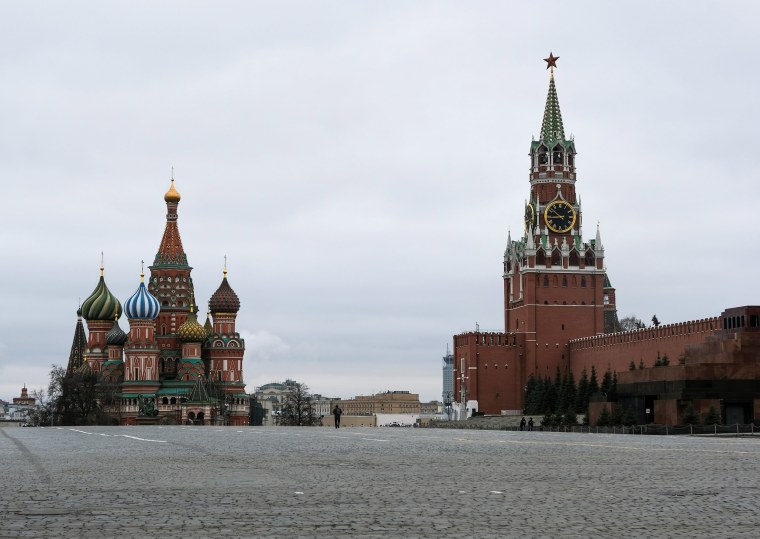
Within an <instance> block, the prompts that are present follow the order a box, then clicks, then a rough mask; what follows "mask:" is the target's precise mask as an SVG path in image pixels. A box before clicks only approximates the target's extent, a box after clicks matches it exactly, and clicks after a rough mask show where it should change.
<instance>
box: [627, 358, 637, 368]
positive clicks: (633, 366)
mask: <svg viewBox="0 0 760 539" xmlns="http://www.w3.org/2000/svg"><path fill="white" fill-rule="evenodd" d="M628 370H629V371H635V370H636V364H635V363H634V362H633V360H631V362H630V363H629V364H628Z"/></svg>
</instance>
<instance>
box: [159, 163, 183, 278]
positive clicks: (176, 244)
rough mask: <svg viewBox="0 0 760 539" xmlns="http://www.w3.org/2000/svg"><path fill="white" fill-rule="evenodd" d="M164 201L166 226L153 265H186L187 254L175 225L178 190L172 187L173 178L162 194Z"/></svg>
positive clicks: (178, 197) (178, 199) (178, 198)
mask: <svg viewBox="0 0 760 539" xmlns="http://www.w3.org/2000/svg"><path fill="white" fill-rule="evenodd" d="M164 200H165V201H166V228H165V229H164V235H163V237H162V238H161V245H160V246H159V247H158V252H157V253H156V258H155V260H154V261H153V267H157V266H172V267H177V266H181V267H186V266H187V255H186V254H185V249H184V248H183V247H182V238H181V237H180V235H179V227H178V226H177V206H178V205H179V201H180V196H179V192H178V191H177V190H176V189H175V188H174V178H172V182H171V186H170V187H169V190H168V191H167V192H166V194H165V195H164Z"/></svg>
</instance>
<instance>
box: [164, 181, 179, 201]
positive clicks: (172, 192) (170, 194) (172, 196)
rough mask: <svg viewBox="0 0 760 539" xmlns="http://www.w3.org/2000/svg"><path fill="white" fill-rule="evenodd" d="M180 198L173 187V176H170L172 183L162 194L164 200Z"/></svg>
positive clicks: (177, 199)
mask: <svg viewBox="0 0 760 539" xmlns="http://www.w3.org/2000/svg"><path fill="white" fill-rule="evenodd" d="M180 198H181V197H180V196H179V191H177V190H176V189H175V188H174V178H172V185H171V187H169V190H168V191H167V192H166V194H165V195H164V200H165V201H166V202H179V199H180Z"/></svg>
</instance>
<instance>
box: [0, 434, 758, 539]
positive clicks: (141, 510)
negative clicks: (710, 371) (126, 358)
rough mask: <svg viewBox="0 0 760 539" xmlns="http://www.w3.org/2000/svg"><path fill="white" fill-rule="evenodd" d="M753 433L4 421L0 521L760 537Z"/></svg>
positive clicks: (247, 530) (25, 527)
mask: <svg viewBox="0 0 760 539" xmlns="http://www.w3.org/2000/svg"><path fill="white" fill-rule="evenodd" d="M759 500H760V440H756V439H747V438H697V437H685V436H683V437H672V436H671V437H662V436H659V437H656V436H632V435H627V436H626V435H597V434H567V433H543V432H499V431H452V430H443V429H410V428H408V429H393V428H376V429H345V428H344V429H340V430H335V429H329V428H260V427H259V428H256V427H243V428H235V427H225V428H216V427H198V428H194V427H82V428H45V429H39V428H38V429H34V428H26V429H22V428H5V429H0V537H3V538H5V537H84V538H90V537H97V538H99V539H102V538H107V537H117V536H119V537H128V538H131V537H278V538H280V537H288V538H290V537H325V538H327V537H341V538H342V537H346V538H348V537H378V538H379V537H382V538H389V537H405V538H406V537H420V538H427V537H431V538H432V537H436V538H439V537H563V538H564V537H615V538H618V537H710V538H719V537H726V538H739V537H753V538H754V537H760V508H759V507H758V501H759Z"/></svg>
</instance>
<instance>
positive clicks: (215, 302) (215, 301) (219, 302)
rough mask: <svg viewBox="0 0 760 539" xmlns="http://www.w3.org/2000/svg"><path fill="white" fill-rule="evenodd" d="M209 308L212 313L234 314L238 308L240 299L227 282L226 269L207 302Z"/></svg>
mask: <svg viewBox="0 0 760 539" xmlns="http://www.w3.org/2000/svg"><path fill="white" fill-rule="evenodd" d="M208 306H209V309H210V310H211V312H212V313H227V314H234V313H237V312H238V311H239V310H240V299H239V298H238V295H237V294H236V293H235V291H234V290H233V289H232V287H231V286H230V283H228V282H227V270H224V279H222V284H220V285H219V288H217V289H216V292H214V294H213V295H212V296H211V299H210V300H209V302H208Z"/></svg>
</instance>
